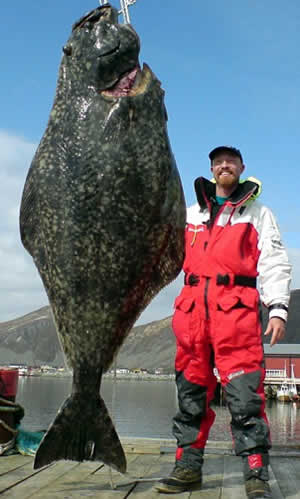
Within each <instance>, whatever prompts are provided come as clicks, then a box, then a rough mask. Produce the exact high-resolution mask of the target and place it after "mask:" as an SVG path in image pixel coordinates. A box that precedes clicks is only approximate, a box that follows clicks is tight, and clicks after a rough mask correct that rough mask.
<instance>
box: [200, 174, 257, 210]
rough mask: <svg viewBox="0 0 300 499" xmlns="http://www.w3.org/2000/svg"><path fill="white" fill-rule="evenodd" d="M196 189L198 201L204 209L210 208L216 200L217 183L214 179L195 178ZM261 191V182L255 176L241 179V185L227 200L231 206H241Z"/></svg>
mask: <svg viewBox="0 0 300 499" xmlns="http://www.w3.org/2000/svg"><path fill="white" fill-rule="evenodd" d="M195 191H196V196H197V201H198V203H199V205H200V207H201V208H202V209H204V208H206V207H208V208H210V206H211V204H212V202H215V200H216V183H215V181H214V180H207V179H206V178H204V177H199V178H197V179H196V180H195ZM260 193H261V182H260V181H259V180H257V179H256V178H254V177H249V178H247V179H245V180H240V183H239V185H238V186H237V188H236V189H235V191H234V192H233V193H232V194H231V196H230V197H229V198H228V200H227V201H226V204H229V205H231V206H241V205H243V204H245V203H246V202H247V201H252V200H254V199H256V198H257V197H258V196H259V195H260Z"/></svg>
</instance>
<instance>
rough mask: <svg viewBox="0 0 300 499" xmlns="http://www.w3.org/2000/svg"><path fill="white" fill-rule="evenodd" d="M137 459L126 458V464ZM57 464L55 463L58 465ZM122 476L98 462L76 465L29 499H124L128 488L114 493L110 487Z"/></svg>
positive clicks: (132, 457)
mask: <svg viewBox="0 0 300 499" xmlns="http://www.w3.org/2000/svg"><path fill="white" fill-rule="evenodd" d="M136 459H137V457H136V456H129V457H127V463H128V465H129V466H130V464H131V462H134V461H135V460H136ZM58 464H59V463H57V465H58ZM123 477H124V475H121V474H120V473H118V472H117V471H115V470H111V469H110V468H109V467H108V466H105V465H104V464H102V463H99V462H84V463H77V466H75V467H73V468H72V469H70V470H69V471H68V472H67V473H66V474H64V475H61V476H60V477H59V478H58V479H57V480H55V481H51V482H50V483H48V485H47V486H45V485H44V486H43V488H41V489H40V490H39V491H38V492H36V493H35V494H34V495H32V496H31V497H32V498H33V499H44V498H45V499H52V498H53V497H63V498H75V497H95V498H98V497H102V498H109V497H125V495H126V494H127V493H128V491H129V488H130V487H127V488H126V487H125V488H124V489H123V491H121V493H120V494H119V493H115V489H113V488H112V486H116V484H117V483H118V482H119V481H120V480H123V481H124V478H123Z"/></svg>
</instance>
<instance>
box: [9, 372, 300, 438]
mask: <svg viewBox="0 0 300 499" xmlns="http://www.w3.org/2000/svg"><path fill="white" fill-rule="evenodd" d="M71 385H72V378H71V377H59V376H53V377H45V376H36V377H35V376H32V377H20V378H19V386H18V393H17V398H16V401H17V402H19V403H20V404H21V405H23V407H24V409H25V416H24V418H23V420H22V427H23V428H24V429H25V430H28V431H37V430H42V429H47V427H48V425H49V424H50V423H51V421H52V420H53V419H54V417H55V415H56V413H57V411H58V409H59V407H60V405H61V404H62V402H63V401H64V400H65V398H66V397H67V396H68V395H69V393H70V390H71ZM101 395H102V397H103V398H104V400H105V403H106V405H107V407H108V410H109V412H110V415H111V417H112V419H113V421H114V424H115V426H116V429H117V431H118V434H119V435H120V436H123V437H125V436H129V437H130V436H132V437H144V438H145V437H146V438H173V437H172V418H173V416H174V415H175V413H176V411H177V397H176V389H175V383H174V380H164V381H153V380H151V381H142V380H122V379H117V380H116V382H114V380H112V379H104V380H103V382H102V387H101ZM213 409H214V411H215V412H216V420H215V423H214V425H213V427H212V429H211V432H210V435H209V439H210V440H212V441H218V440H222V441H224V440H228V441H229V440H231V433H230V414H229V411H228V409H227V407H226V406H218V405H214V406H213ZM266 412H267V416H268V419H269V422H270V426H271V436H272V441H273V443H274V444H275V443H276V444H289V445H290V444H298V445H300V406H299V405H297V404H295V403H287V404H284V403H280V402H277V401H276V400H270V401H267V402H266Z"/></svg>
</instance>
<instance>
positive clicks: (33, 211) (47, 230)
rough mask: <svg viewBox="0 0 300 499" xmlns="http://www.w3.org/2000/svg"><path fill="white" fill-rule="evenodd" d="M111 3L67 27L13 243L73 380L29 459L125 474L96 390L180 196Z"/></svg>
mask: <svg viewBox="0 0 300 499" xmlns="http://www.w3.org/2000/svg"><path fill="white" fill-rule="evenodd" d="M117 19H118V13H117V11H116V10H115V9H114V8H112V7H111V6H110V5H109V4H105V5H104V6H101V7H98V8H96V9H95V10H93V11H92V12H90V13H89V14H87V15H86V16H84V17H83V18H81V19H80V20H79V21H78V22H77V23H76V24H75V25H74V26H73V30H72V33H71V36H70V38H69V40H68V42H67V44H66V46H65V47H64V54H63V57H62V61H61V66H60V70H59V77H58V84H57V90H56V96H55V100H54V104H53V107H52V110H51V114H50V118H49V122H48V125H47V128H46V131H45V133H44V135H43V137H42V139H41V142H40V145H39V147H38V149H37V152H36V154H35V156H34V158H33V161H32V164H31V166H30V169H29V172H28V176H27V179H26V183H25V187H24V192H23V197H22V203H21V210H20V232H21V239H22V242H23V244H24V246H25V248H26V249H27V251H28V252H29V253H30V254H31V256H32V258H33V260H34V263H35V265H36V267H37V269H38V271H39V273H40V276H41V278H42V281H43V284H44V287H45V289H46V292H47V295H48V298H49V302H50V305H51V309H52V312H53V316H54V320H55V324H56V328H57V332H58V335H59V338H60V341H61V344H62V347H63V350H64V352H65V355H66V357H67V360H68V363H69V365H70V366H71V367H72V368H73V387H72V393H71V395H70V396H69V398H68V399H67V400H66V401H65V402H64V404H63V406H62V407H61V409H60V411H59V412H58V414H57V417H56V419H55V420H54V422H53V423H52V424H51V425H50V427H49V429H48V431H47V433H46V434H45V437H44V438H43V440H42V442H41V444H40V447H39V449H38V451H37V454H36V457H35V462H34V467H35V468H39V467H41V466H44V465H46V464H48V463H50V462H52V461H56V460H59V459H72V460H77V461H83V460H101V461H103V462H104V463H106V464H108V465H111V466H113V467H114V468H116V469H117V470H119V471H121V472H124V471H125V470H126V459H125V456H124V452H123V449H122V446H121V444H120V441H119V438H118V435H117V433H116V431H115V429H114V426H113V423H112V421H111V419H110V416H109V414H108V412H107V409H106V407H105V404H104V402H103V400H102V398H101V396H100V395H99V390H100V384H101V376H102V374H103V372H105V371H106V370H107V369H108V368H109V366H110V365H111V363H112V360H113V358H114V356H115V355H116V353H117V351H118V349H119V347H120V346H121V344H122V343H123V341H124V339H125V338H126V336H127V334H128V333H129V331H130V329H131V328H132V326H133V325H134V323H135V321H136V319H137V318H138V316H139V315H140V314H141V312H142V311H143V310H144V308H145V307H146V306H147V304H148V303H149V302H150V301H151V299H152V298H153V297H154V296H155V295H156V294H157V293H158V292H159V291H160V289H161V288H163V287H164V286H166V285H167V284H168V283H170V282H171V281H172V280H173V279H175V277H176V276H177V275H178V273H179V272H180V270H181V267H182V262H183V256H184V226H185V218H186V207H185V200H184V195H183V190H182V185H181V181H180V177H179V174H178V171H177V167H176V163H175V160H174V157H173V154H172V151H171V147H170V143H169V139H168V134H167V128H166V121H167V117H166V110H165V106H164V92H163V90H162V89H161V85H160V82H159V81H158V79H157V78H156V77H155V75H154V74H153V73H152V71H151V70H150V69H149V67H147V66H146V65H144V67H143V70H141V68H140V66H139V62H138V54H139V47H140V44H139V38H138V36H137V34H136V32H135V31H134V29H133V28H132V27H131V26H130V25H122V24H118V20H117Z"/></svg>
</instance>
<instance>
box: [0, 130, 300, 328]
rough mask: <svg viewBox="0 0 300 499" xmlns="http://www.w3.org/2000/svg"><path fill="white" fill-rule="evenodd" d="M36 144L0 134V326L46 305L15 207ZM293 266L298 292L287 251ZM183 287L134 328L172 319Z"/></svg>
mask: <svg viewBox="0 0 300 499" xmlns="http://www.w3.org/2000/svg"><path fill="white" fill-rule="evenodd" d="M35 149H36V144H32V143H30V142H28V141H26V140H25V139H23V138H21V137H16V136H13V135H11V134H8V133H7V132H5V131H1V130H0V213H1V218H0V322H2V321H7V320H11V319H14V318H16V317H19V316H22V315H24V314H27V313H30V312H32V311H34V310H37V309H38V308H40V307H42V306H44V305H47V304H48V300H47V296H46V293H45V291H44V288H43V285H42V282H41V279H40V277H39V275H38V272H37V270H36V267H35V265H34V263H33V261H32V259H31V257H30V256H29V255H28V253H27V252H26V250H25V249H24V248H23V246H22V244H21V241H20V235H19V207H20V201H21V196H22V190H23V186H24V183H25V178H26V175H27V171H28V169H29V165H30V162H31V159H32V157H33V154H34V152H35ZM288 253H289V257H290V261H291V263H292V265H293V278H292V289H295V288H300V249H299V248H291V249H289V250H288ZM182 284H183V275H182V273H181V274H180V275H179V276H178V277H177V279H176V280H175V281H173V282H172V283H171V284H170V285H169V286H167V287H166V288H164V289H163V290H162V291H161V292H160V293H159V294H158V296H157V297H156V298H155V299H154V300H153V301H152V303H151V304H150V305H149V306H148V307H147V308H146V310H145V311H144V313H143V314H142V315H141V317H140V319H139V320H138V322H137V324H142V323H147V322H151V321H155V320H159V319H162V318H165V317H167V316H170V315H172V313H173V303H174V300H175V297H176V296H177V295H178V294H179V292H180V289H181V287H182Z"/></svg>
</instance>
